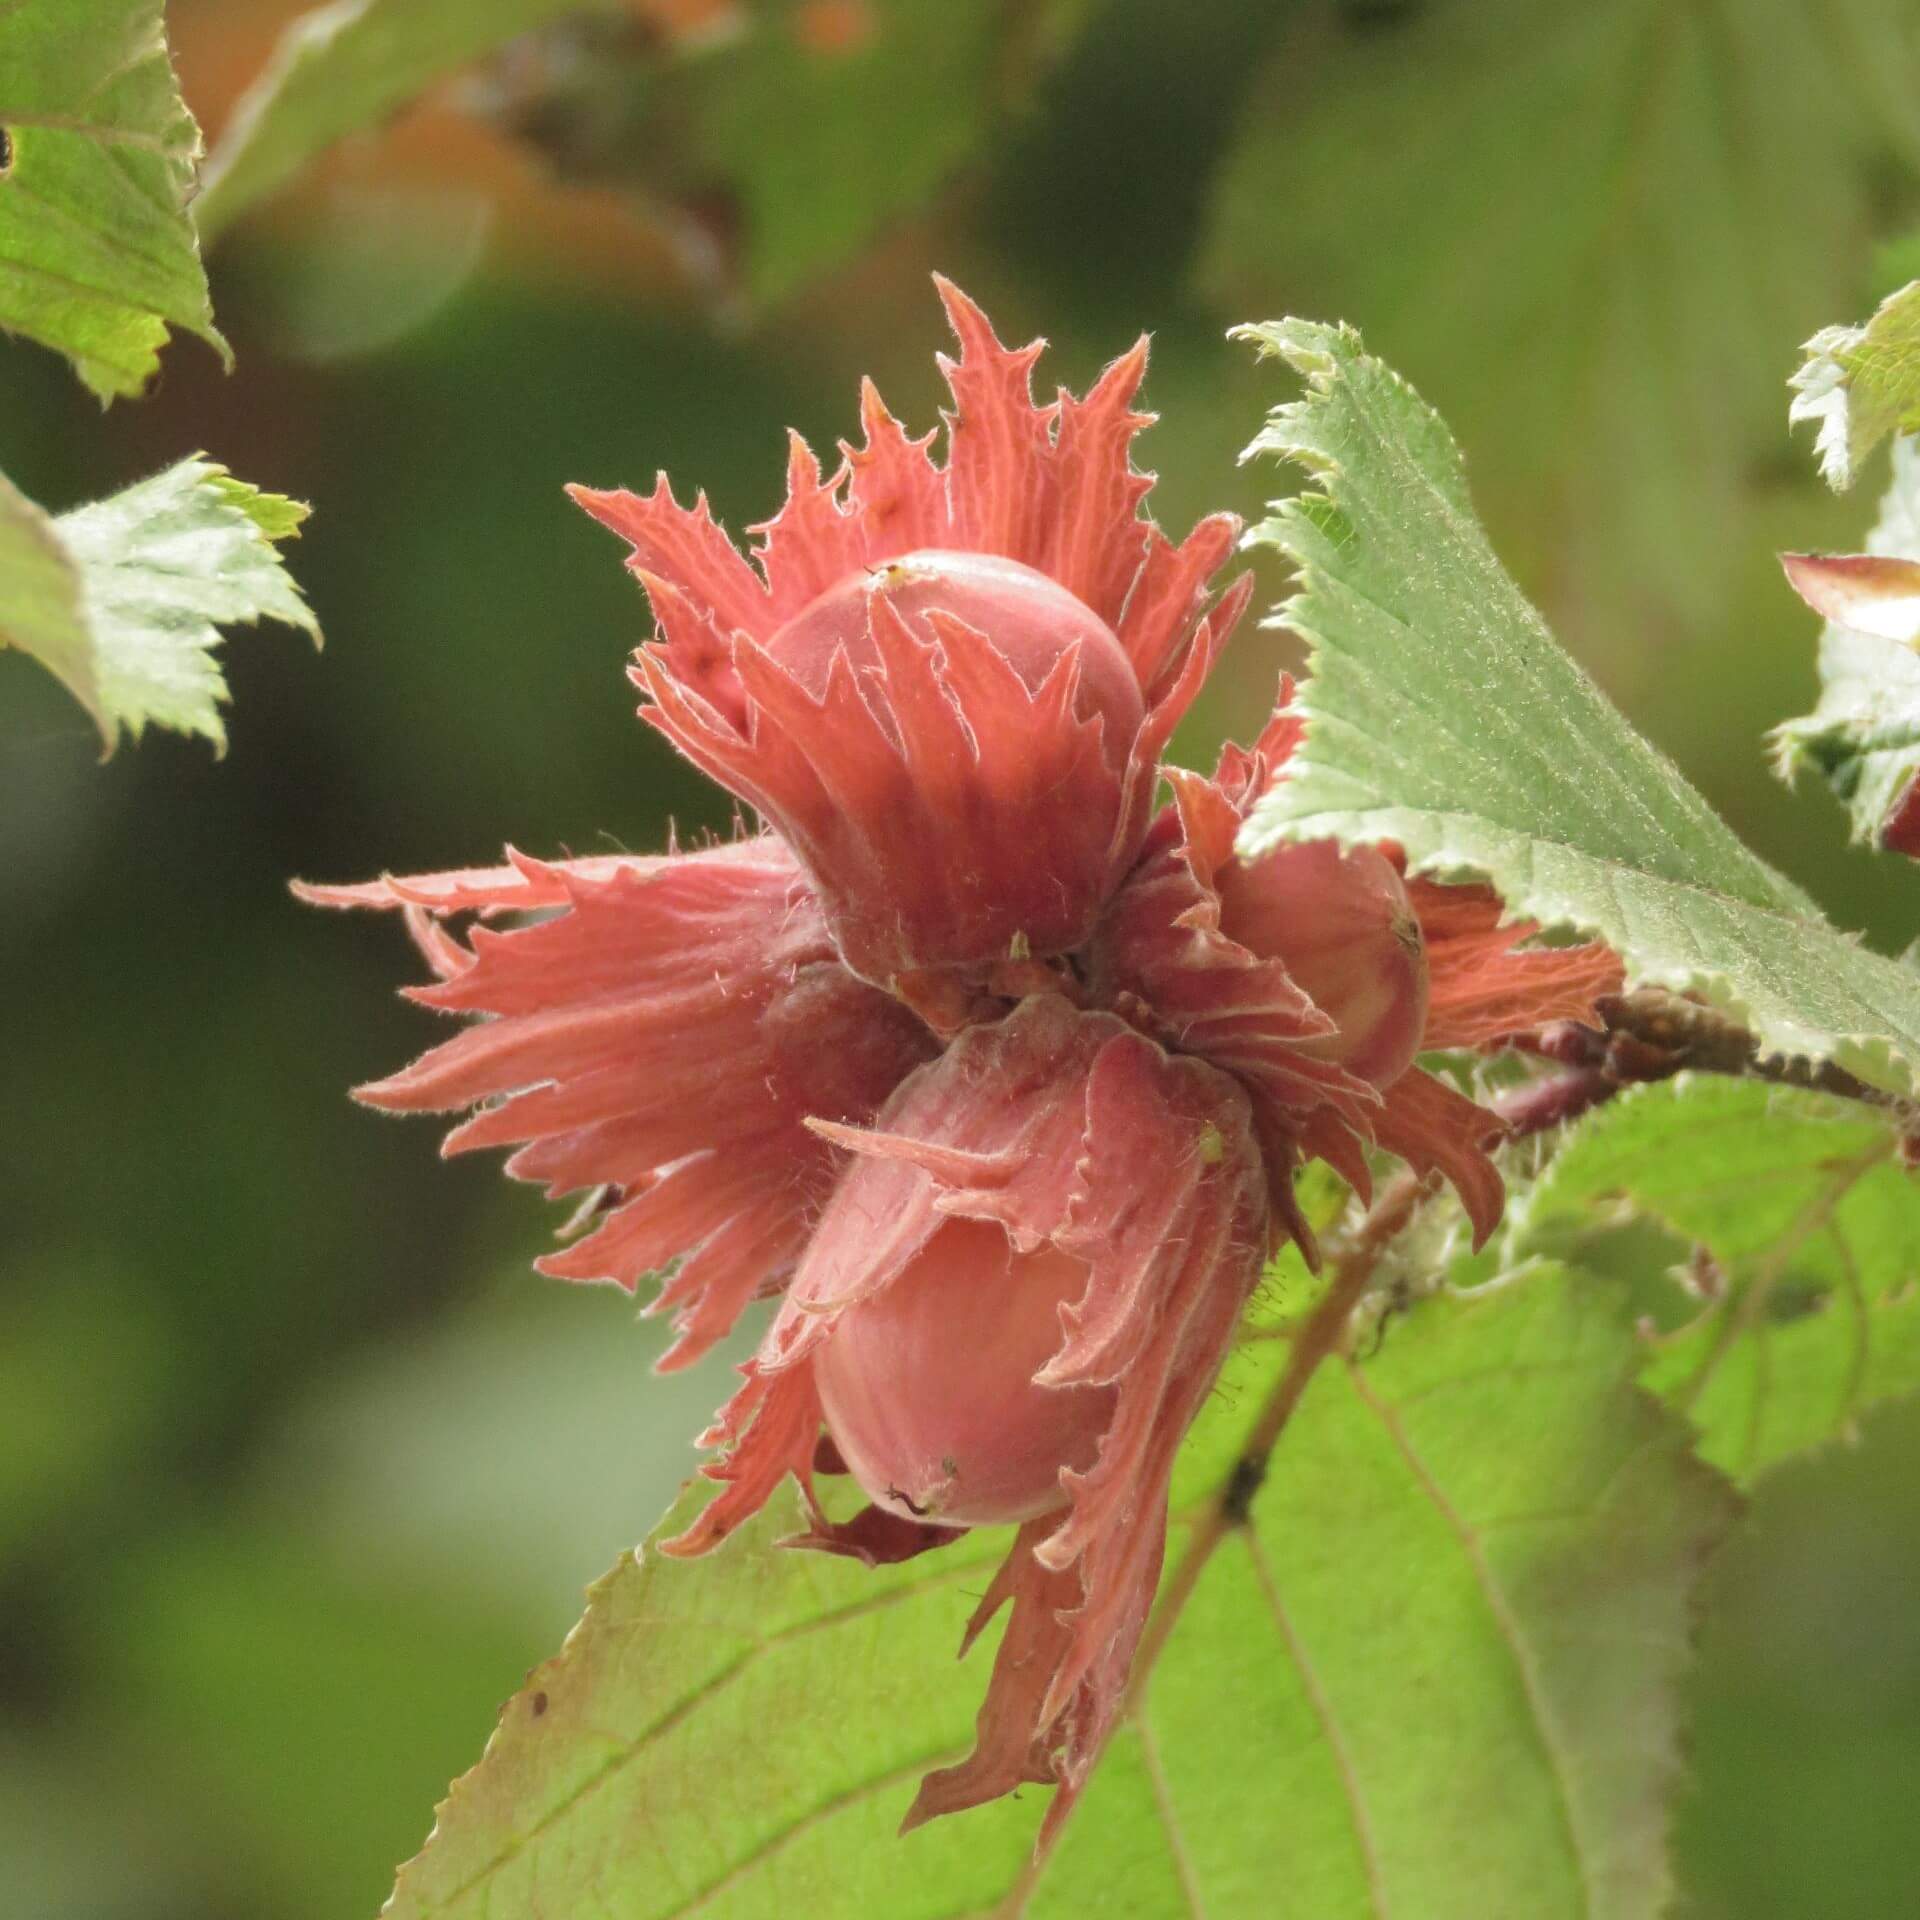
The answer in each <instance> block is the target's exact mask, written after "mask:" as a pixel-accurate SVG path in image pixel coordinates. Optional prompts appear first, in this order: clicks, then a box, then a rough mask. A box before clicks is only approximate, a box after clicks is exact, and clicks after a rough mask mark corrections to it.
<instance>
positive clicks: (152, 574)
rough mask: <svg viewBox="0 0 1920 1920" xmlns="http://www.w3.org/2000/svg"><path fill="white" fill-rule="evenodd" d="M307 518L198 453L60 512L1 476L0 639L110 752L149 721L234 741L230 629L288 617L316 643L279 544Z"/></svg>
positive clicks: (219, 742)
mask: <svg viewBox="0 0 1920 1920" xmlns="http://www.w3.org/2000/svg"><path fill="white" fill-rule="evenodd" d="M306 517H307V509H306V508H305V507H303V506H302V505H300V503H299V502H298V501H295V500H288V499H286V498H285V497H284V496H282V495H280V494H277V493H262V492H261V491H260V489H259V488H257V487H252V486H249V485H248V484H247V483H246V482H245V481H244V480H236V479H234V478H233V476H232V475H231V474H230V473H228V472H227V470H226V468H225V467H222V466H218V465H216V464H215V463H214V462H213V461H211V460H206V459H203V458H200V457H199V456H195V457H194V458H192V459H190V460H182V461H181V462H180V463H179V464H178V465H177V466H172V467H169V468H167V470H166V471H165V472H164V473H158V474H155V475H154V477H153V478H152V479H151V480H143V481H141V482H140V483H139V484H138V485H137V486H132V487H128V488H126V489H125V490H124V491H123V492H120V493H116V494H113V495H111V496H109V497H108V498H107V499H105V500H97V501H95V502H94V503H93V504H92V505H91V506H86V507H77V508H75V510H74V511H73V512H72V513H67V514H62V515H61V516H60V517H59V519H57V520H51V519H49V518H48V517H47V516H46V515H45V514H44V513H42V512H41V511H40V509H39V508H38V507H36V506H34V505H33V503H32V502H31V501H30V500H27V499H26V498H25V497H24V496H23V495H21V494H20V493H18V492H17V491H16V490H15V489H14V488H13V487H12V486H10V485H8V484H7V483H6V482H5V480H4V479H3V478H0V646H16V647H19V648H20V649H21V650H22V651H23V652H26V653H30V654H32V655H34V657H35V658H36V659H39V660H41V661H42V662H44V663H45V664H46V666H47V667H48V668H49V669H50V670H51V671H53V672H54V673H56V674H57V675H58V676H59V677H60V678H61V679H62V680H63V681H65V683H66V684H67V686H68V687H70V688H71V689H72V690H73V692H74V694H75V696H76V697H77V698H78V699H79V700H80V702H81V704H82V705H83V706H85V707H86V709H87V711H88V712H89V713H90V714H92V715H93V718H94V721H95V723H96V724H97V725H98V727H99V728H100V733H101V737H102V738H103V739H104V740H105V742H106V745H107V749H108V751H109V752H111V751H112V749H113V746H114V743H115V741H116V739H117V738H118V733H119V729H121V728H122V727H124V728H125V729H126V730H127V732H129V733H130V734H132V735H133V737H134V738H135V739H136V740H137V739H139V737H140V735H141V732H142V731H143V729H145V728H146V727H147V726H149V725H153V726H160V727H171V728H173V729H175V730H176V731H177V732H180V733H198V734H204V735H205V736H206V738H208V739H209V740H211V741H212V742H213V743H214V745H215V746H216V747H217V748H219V749H221V750H222V751H224V750H225V747H226V743H227V731H226V727H225V725H224V724H223V723H222V721H221V718H220V707H221V705H222V703H223V702H224V701H225V700H226V698H227V683H226V681H225V679H224V678H223V677H222V675H221V672H220V665H219V662H218V660H217V659H216V658H215V657H214V651H213V650H214V648H215V647H216V646H218V645H219V642H220V632H219V629H220V628H222V627H227V626H234V625H238V624H245V625H252V624H254V623H256V622H258V621H261V620H278V621H281V622H282V623H283V624H285V625H287V626H290V627H298V628H299V629H300V630H301V631H302V632H304V633H308V634H311V635H312V636H313V639H314V641H315V644H316V645H317V644H318V642H319V639H320V627H319V623H318V622H317V621H316V620H315V619H314V617H313V610H312V609H311V608H310V607H309V606H308V605H307V603H306V601H305V600H303V599H302V598H301V596H300V589H299V588H298V587H296V586H295V585H294V583H293V579H292V576H291V575H289V574H288V572H287V570H286V568H285V566H283V565H282V563H281V560H280V556H279V554H278V553H277V552H276V551H275V546H276V543H277V542H279V541H282V540H287V539H291V538H292V537H293V536H294V535H295V534H296V533H297V532H298V531H299V527H300V523H301V521H303V520H304V519H305V518H306ZM15 555H18V556H19V559H20V562H21V566H20V571H19V573H18V574H17V575H15V574H13V573H11V572H9V571H8V570H7V568H6V563H7V562H8V561H10V560H11V559H12V558H13V557H14V556H15Z"/></svg>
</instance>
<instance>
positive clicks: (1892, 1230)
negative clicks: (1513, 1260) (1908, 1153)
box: [1513, 1075, 1920, 1480]
mask: <svg viewBox="0 0 1920 1920" xmlns="http://www.w3.org/2000/svg"><path fill="white" fill-rule="evenodd" d="M1643 1221H1654V1222H1657V1223H1659V1225H1660V1226H1662V1227H1664V1228H1666V1229H1667V1231H1668V1232H1670V1233H1672V1234H1674V1235H1676V1236H1678V1244H1677V1245H1676V1246H1675V1247H1674V1248H1673V1249H1672V1252H1673V1256H1674V1266H1673V1269H1672V1270H1671V1271H1670V1273H1669V1275H1668V1277H1667V1281H1666V1284H1665V1287H1664V1291H1662V1292H1655V1291H1654V1290H1652V1289H1646V1290H1644V1292H1643V1304H1644V1306H1645V1307H1646V1309H1647V1320H1646V1327H1645V1335H1646V1340H1647V1367H1646V1373H1645V1376H1644V1377H1645V1379H1646V1381H1647V1384H1648V1385H1649V1386H1650V1387H1652V1388H1653V1389H1654V1390H1655V1391H1656V1392H1658V1393H1659V1394H1661V1395H1662V1397H1663V1398H1665V1399H1666V1400H1667V1401H1668V1402H1670V1403H1671V1404H1672V1405H1673V1406H1674V1407H1675V1408H1677V1409H1678V1410H1680V1411H1681V1412H1683V1413H1685V1414H1686V1415H1687V1417H1688V1418H1689V1419H1690V1420H1691V1421H1692V1422H1693V1424H1694V1426H1695V1428H1696V1429H1697V1430H1698V1432H1699V1435H1700V1449H1701V1452H1702V1453H1703V1454H1704V1455H1705V1457H1706V1458H1707V1459H1709V1460H1711V1461H1712V1462H1713V1463H1714V1464H1715V1465H1716V1466H1719V1467H1721V1468H1723V1469H1724V1470H1725V1471H1726V1472H1728V1473H1731V1474H1734V1475H1736V1476H1738V1477H1739V1478H1741V1479H1743V1480H1750V1479H1752V1478H1753V1477H1754V1476H1755V1475H1757V1474H1759V1473H1762V1472H1764V1471H1765V1470H1766V1469H1767V1468H1769V1467H1772V1466H1776V1465H1778V1464H1779V1462H1781V1461H1782V1460H1786V1459H1790V1458H1792V1457H1793V1456H1794V1455H1796V1454H1800V1453H1804V1452H1806V1451H1808V1450H1810V1449H1812V1448H1815V1447H1820V1446H1825V1445H1828V1444H1830V1443H1832V1442H1833V1441H1836V1440H1841V1439H1846V1438H1850V1437H1852V1436H1853V1435H1854V1434H1855V1433H1856V1432H1857V1430H1858V1423H1859V1421H1860V1420H1861V1418H1862V1417H1863V1416H1864V1415H1865V1414H1867V1413H1868V1412H1870V1411H1871V1410H1872V1409H1873V1408H1875V1407H1876V1406H1879V1405H1882V1404H1884V1403H1885V1402H1886V1401H1887V1400H1889V1399H1892V1398H1894V1397H1895V1396H1897V1395H1900V1394H1905V1393H1912V1392H1914V1391H1915V1390H1916V1389H1920V1284H1917V1282H1920V1181H1916V1179H1915V1177H1914V1176H1913V1175H1912V1174H1910V1173H1909V1172H1908V1171H1907V1170H1906V1169H1905V1168H1904V1167H1903V1166H1902V1165H1901V1164H1900V1161H1899V1156H1898V1154H1897V1153H1896V1151H1895V1140H1894V1134H1893V1128H1892V1126H1891V1125H1890V1124H1889V1122H1888V1120H1887V1119H1886V1117H1884V1116H1883V1115H1880V1114H1876V1113H1874V1112H1872V1111H1870V1110H1869V1109H1866V1108H1863V1107H1861V1106H1859V1105H1857V1104H1856V1103H1854V1102H1851V1101H1845V1100H1833V1099H1828V1098H1825V1097H1823V1096H1821V1095H1818V1094H1812V1093H1802V1092H1799V1091H1796V1090H1794V1089H1792V1088H1786V1087H1771V1086H1764V1085H1761V1084H1759V1083H1758V1082H1754V1081H1740V1080H1722V1079H1713V1078H1709V1077H1704V1076H1693V1075H1682V1076H1681V1077H1680V1078H1679V1079H1677V1080H1672V1081H1668V1082H1667V1083H1666V1084H1665V1085H1662V1086H1657V1087H1636V1088H1633V1089H1631V1090H1630V1091H1629V1092H1627V1093H1625V1094H1623V1095H1622V1096H1621V1097H1620V1098H1619V1099H1617V1100H1615V1101H1613V1102H1612V1103H1611V1104H1610V1105H1608V1106H1607V1107H1605V1108H1603V1109H1602V1110H1601V1111H1600V1112H1599V1113H1597V1114H1595V1115H1593V1116H1592V1117H1591V1118H1590V1119H1588V1120H1587V1121H1585V1122H1584V1123H1583V1124H1582V1126H1581V1127H1580V1129H1579V1131H1578V1132H1577V1133H1575V1134H1574V1136H1573V1138H1572V1139H1571V1141H1570V1142H1569V1143H1568V1145H1567V1147H1566V1148H1565V1150H1564V1151H1563V1152H1561V1153H1560V1154H1558V1155H1556V1156H1555V1158H1554V1160H1553V1161H1552V1163H1551V1164H1550V1165H1549V1167H1548V1169H1547V1172H1546V1175H1545V1177H1544V1178H1543V1179H1542V1180H1540V1181H1539V1182H1538V1183H1537V1184H1536V1185H1535V1186H1534V1187H1533V1188H1532V1190H1531V1191H1530V1192H1529V1194H1528V1195H1527V1197H1526V1199H1525V1200H1524V1201H1523V1202H1522V1208H1521V1212H1520V1213H1519V1215H1518V1217H1517V1219H1516V1221H1515V1223H1514V1231H1513V1243H1514V1245H1513V1250H1514V1251H1515V1252H1516V1253H1518V1254H1519V1255H1522V1256H1524V1255H1525V1254H1526V1253H1527V1252H1528V1251H1529V1250H1535V1251H1540V1250H1544V1251H1546V1252H1548V1253H1557V1254H1558V1255H1560V1257H1562V1258H1564V1259H1567V1260H1574V1261H1577V1260H1580V1259H1582V1258H1583V1257H1585V1258H1592V1257H1593V1255H1594V1250H1595V1248H1596V1246H1597V1245H1598V1244H1599V1243H1600V1242H1601V1241H1603V1240H1605V1239H1606V1238H1608V1237H1614V1236H1619V1235H1621V1234H1623V1233H1627V1232H1631V1231H1632V1230H1633V1226H1634V1223H1635V1222H1643ZM1689 1244H1691V1245H1693V1246H1695V1247H1698V1248H1700V1249H1702V1250H1703V1251H1704V1253H1705V1255H1706V1256H1707V1261H1708V1262H1709V1263H1710V1264H1699V1263H1697V1262H1696V1264H1695V1265H1694V1266H1693V1267H1692V1268H1691V1269H1689V1268H1688V1267H1686V1266H1684V1265H1683V1264H1682V1261H1683V1259H1684V1255H1685V1252H1686V1248H1687V1246H1688V1245H1689ZM1583 1248H1584V1249H1585V1252H1584V1254H1583V1251H1582V1249H1583ZM1643 1258H1644V1256H1643Z"/></svg>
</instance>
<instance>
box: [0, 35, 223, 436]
mask: <svg viewBox="0 0 1920 1920" xmlns="http://www.w3.org/2000/svg"><path fill="white" fill-rule="evenodd" d="M199 161H200V129H199V127H198V126H196V125H195V124H194V118H193V115H192V114H191V113H189V112H188V111H187V107H186V103H185V101H183V100H182V99H181V97H180V88H179V85H178V83H177V82H176V81H175V79H174V77H173V65H172V62H171V60H170V59H169V57H168V53H167V34H166V27H165V25H164V23H163V21H162V19H161V0H13V4H11V5H9V6H0V327H3V328H5V329H6V330H7V331H9V332H11V333H18V334H23V335H24V336H25V337H26V338H28V339H29V340H37V341H39V342H40V344H41V345H42V346H45V347H51V348H52V349H53V350H54V351H55V352H56V353H62V354H65V355H66V357H67V358H68V359H69V360H70V361H72V363H73V366H74V370H75V371H76V372H77V373H78V374H79V376H80V378H81V379H82V380H84V381H85V382H86V384H87V385H88V386H89V387H90V388H92V390H93V392H94V393H95V394H96V395H98V397H99V398H100V399H101V400H102V401H103V402H104V401H109V400H113V399H115V398H117V397H119V396H121V395H125V394H135V393H138V392H139V391H140V389H141V388H142V387H144V386H145V385H146V384H147V382H148V380H149V379H151V378H152V376H153V373H154V370H155V368H156V367H157V366H158V365H159V362H160V349H161V347H162V346H163V345H164V344H165V342H166V338H167V329H168V328H169V327H170V326H173V327H186V328H188V329H190V330H191V331H192V332H194V333H197V334H198V335H199V336H200V337H201V338H202V339H203V340H205V341H206V342H207V344H208V345H209V346H211V347H213V348H214V349H215V351H216V352H218V353H219V354H220V355H221V356H222V357H223V358H224V359H227V360H229V361H230V360H231V358H232V356H231V354H229V353H228V351H227V343H226V342H225V341H224V340H223V339H221V337H220V335H219V334H218V333H217V332H216V331H215V330H214V325H213V309H212V306H211V305H210V303H209V300H208V296H207V276H206V272H205V270H204V268H202V266H201V264H200V246H199V242H198V240H197V239H196V237H195V234H194V226H193V220H192V218H191V217H190V215H189V214H188V211H187V202H188V200H189V199H190V198H191V196H192V193H193V187H194V179H195V173H196V169H197V168H198V165H199Z"/></svg>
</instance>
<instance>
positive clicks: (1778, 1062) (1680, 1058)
mask: <svg viewBox="0 0 1920 1920" xmlns="http://www.w3.org/2000/svg"><path fill="white" fill-rule="evenodd" d="M1598 1012H1599V1014H1600V1018H1601V1020H1602V1021H1603V1023H1604V1025H1603V1027H1601V1028H1600V1029H1598V1030H1596V1029H1594V1028H1592V1027H1582V1026H1578V1025H1576V1024H1575V1023H1574V1022H1572V1021H1570V1020H1563V1021H1558V1022H1556V1023H1555V1024H1554V1025H1552V1026H1550V1027H1546V1028H1543V1029H1542V1030H1541V1031H1540V1032H1539V1033H1537V1034H1534V1035H1532V1036H1530V1037H1528V1038H1525V1039H1522V1040H1521V1041H1519V1042H1518V1044H1519V1045H1521V1046H1523V1047H1524V1048H1525V1049H1526V1050H1527V1051H1528V1052H1530V1053H1538V1054H1542V1055H1544V1056H1545V1057H1546V1058H1548V1059H1550V1060H1557V1061H1559V1062H1560V1063H1561V1064H1562V1065H1564V1066H1570V1067H1584V1068H1589V1069H1593V1070H1595V1071H1598V1072H1601V1073H1604V1074H1606V1075H1608V1076H1609V1077H1611V1078H1612V1079H1613V1080H1615V1081H1616V1082H1618V1083H1619V1084H1620V1085H1622V1086H1631V1085H1635V1084H1641V1083H1645V1082H1647V1081H1653V1080H1668V1079H1671V1078H1672V1077H1673V1075H1675V1074H1676V1073H1680V1072H1682V1071H1683V1070H1685V1069H1688V1068H1691V1069H1692V1070H1693V1071H1694V1072H1696V1073H1720V1074H1729V1075H1735V1076H1738V1077H1739V1078H1741V1079H1746V1080H1766V1081H1769V1082H1771V1083H1772V1084H1773V1085H1775V1086H1781V1087H1801V1088H1804V1089H1806V1090H1808V1091H1810V1092H1813V1093H1830V1094H1834V1095H1836V1096H1837V1097H1838V1098H1840V1099H1842V1100H1857V1101H1859V1102H1860V1103H1861V1104H1862V1105H1863V1106H1869V1107H1884V1108H1888V1109H1890V1110H1892V1111H1896V1112H1900V1113H1903V1114H1909V1115H1910V1114H1911V1113H1912V1104H1911V1102H1909V1101H1905V1100H1902V1099H1901V1098H1900V1097H1899V1096H1898V1095H1897V1094H1892V1093H1888V1092H1887V1091H1886V1090H1885V1089H1884V1088H1882V1087H1873V1086H1869V1085H1868V1084H1867V1083H1866V1082H1865V1081H1864V1080H1862V1079H1859V1078H1858V1077H1857V1076H1856V1075H1854V1074H1851V1073H1849V1072H1847V1070H1846V1069H1845V1068H1844V1067H1837V1066H1835V1065H1834V1064H1833V1062H1832V1061H1831V1060H1804V1059H1797V1058H1793V1059H1790V1058H1788V1057H1787V1056H1786V1055H1784V1054H1778V1053H1763V1052H1761V1050H1760V1043H1759V1041H1758V1040H1756V1039H1755V1038H1754V1036H1753V1035H1752V1034H1751V1033H1750V1032H1749V1031H1748V1030H1747V1029H1746V1028H1745V1027H1743V1026H1742V1025H1741V1024H1740V1023H1739V1021H1737V1020H1735V1019H1733V1018H1732V1017H1731V1016H1730V1015H1728V1014H1725V1013H1722V1012H1721V1011H1720V1009H1719V1008H1717V1007H1710V1006H1708V1005H1706V1004H1705V1003H1704V1002H1703V1001H1699V1000H1690V999H1688V998H1687V997H1686V996H1685V995H1683V994H1678V993H1670V992H1668V991H1667V989H1666V988H1664V987H1636V988H1635V989H1634V990H1633V992H1631V993H1621V994H1614V995H1611V996H1609V997H1608V998H1607V999H1605V1000H1602V1001H1600V1002H1599V1005H1598Z"/></svg>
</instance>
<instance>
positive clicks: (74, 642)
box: [0, 473, 112, 741]
mask: <svg viewBox="0 0 1920 1920" xmlns="http://www.w3.org/2000/svg"><path fill="white" fill-rule="evenodd" d="M0 647H18V648H19V649H20V650H21V652H23V653H30V654H32V655H33V657H34V658H35V659H36V660H38V661H39V662H40V664H41V665H42V666H43V667H45V668H46V670H47V671H48V672H49V673H50V674H52V675H53V676H54V678H55V679H56V680H58V681H59V682H60V683H61V684H62V685H63V686H64V687H66V689H67V690H68V692H70V693H71V694H72V695H73V697H74V698H75V699H76V700H78V701H79V702H80V704H81V705H82V706H83V707H85V708H86V710H87V711H88V712H89V713H90V714H92V715H93V717H94V719H95V720H96V721H98V722H99V724H100V727H101V731H102V732H106V731H107V725H106V720H105V717H104V714H103V712H102V709H101V705H100V684H99V677H98V675H97V674H96V673H95V671H94V647H93V637H92V635H91V634H90V633H89V632H88V631H87V617H86V612H85V610H84V607H83V605H82V601H81V593H80V571H79V569H78V567H76V566H75V565H74V561H73V556H72V555H71V554H70V553H68V551H67V549H66V547H65V545H64V544H63V543H62V541H61V539H60V536H59V534H58V533H57V532H56V531H55V530H54V524H53V520H52V518H51V516H50V515H48V514H46V513H44V512H43V511H42V510H41V509H40V508H39V507H37V506H35V505H34V503H33V502H32V501H31V500H29V499H28V498H27V496H26V495H25V494H24V493H22V492H21V491H20V489H19V488H18V487H16V486H15V485H14V484H13V482H12V481H11V480H9V479H8V478H7V477H6V475H5V474H3V473H0ZM108 738H109V741H110V740H111V738H112V736H111V734H109V735H108Z"/></svg>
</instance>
